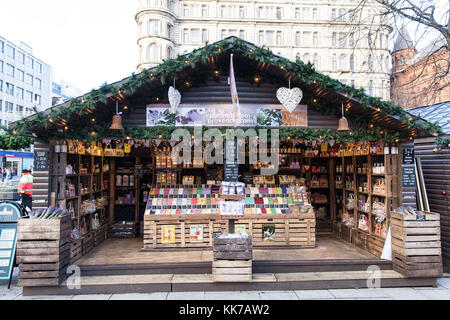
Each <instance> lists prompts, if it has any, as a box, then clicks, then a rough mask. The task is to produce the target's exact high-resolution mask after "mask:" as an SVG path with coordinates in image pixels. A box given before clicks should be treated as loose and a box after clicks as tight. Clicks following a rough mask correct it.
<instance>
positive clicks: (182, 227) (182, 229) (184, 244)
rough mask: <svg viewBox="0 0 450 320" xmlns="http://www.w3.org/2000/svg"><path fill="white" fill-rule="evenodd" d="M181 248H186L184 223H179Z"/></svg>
mask: <svg viewBox="0 0 450 320" xmlns="http://www.w3.org/2000/svg"><path fill="white" fill-rule="evenodd" d="M181 247H182V248H184V247H186V225H185V222H184V221H182V222H181Z"/></svg>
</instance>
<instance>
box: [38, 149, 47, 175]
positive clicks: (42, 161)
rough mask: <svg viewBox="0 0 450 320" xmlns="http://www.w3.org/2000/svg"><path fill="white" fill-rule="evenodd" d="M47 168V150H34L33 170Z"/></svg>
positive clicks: (45, 169) (44, 169)
mask: <svg viewBox="0 0 450 320" xmlns="http://www.w3.org/2000/svg"><path fill="white" fill-rule="evenodd" d="M48 169H49V159H48V151H35V153H34V170H35V171H48Z"/></svg>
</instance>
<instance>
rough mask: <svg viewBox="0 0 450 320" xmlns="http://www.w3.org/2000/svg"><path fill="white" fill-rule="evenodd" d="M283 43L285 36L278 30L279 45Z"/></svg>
mask: <svg viewBox="0 0 450 320" xmlns="http://www.w3.org/2000/svg"><path fill="white" fill-rule="evenodd" d="M281 45H283V37H282V34H281V31H277V46H281Z"/></svg>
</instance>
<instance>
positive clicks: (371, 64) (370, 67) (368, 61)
mask: <svg viewBox="0 0 450 320" xmlns="http://www.w3.org/2000/svg"><path fill="white" fill-rule="evenodd" d="M367 66H368V68H369V71H373V58H372V55H371V54H369V58H368V59H367Z"/></svg>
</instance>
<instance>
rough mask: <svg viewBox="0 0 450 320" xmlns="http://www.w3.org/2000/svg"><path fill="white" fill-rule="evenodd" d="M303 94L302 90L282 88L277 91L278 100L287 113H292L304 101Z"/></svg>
mask: <svg viewBox="0 0 450 320" xmlns="http://www.w3.org/2000/svg"><path fill="white" fill-rule="evenodd" d="M302 98H303V92H302V90H300V88H292V89H289V88H284V87H283V88H280V89H278V91H277V99H278V100H279V101H280V102H281V104H282V105H283V107H285V108H286V110H287V111H289V112H292V111H294V110H295V108H296V107H297V106H298V104H299V103H300V101H302Z"/></svg>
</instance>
